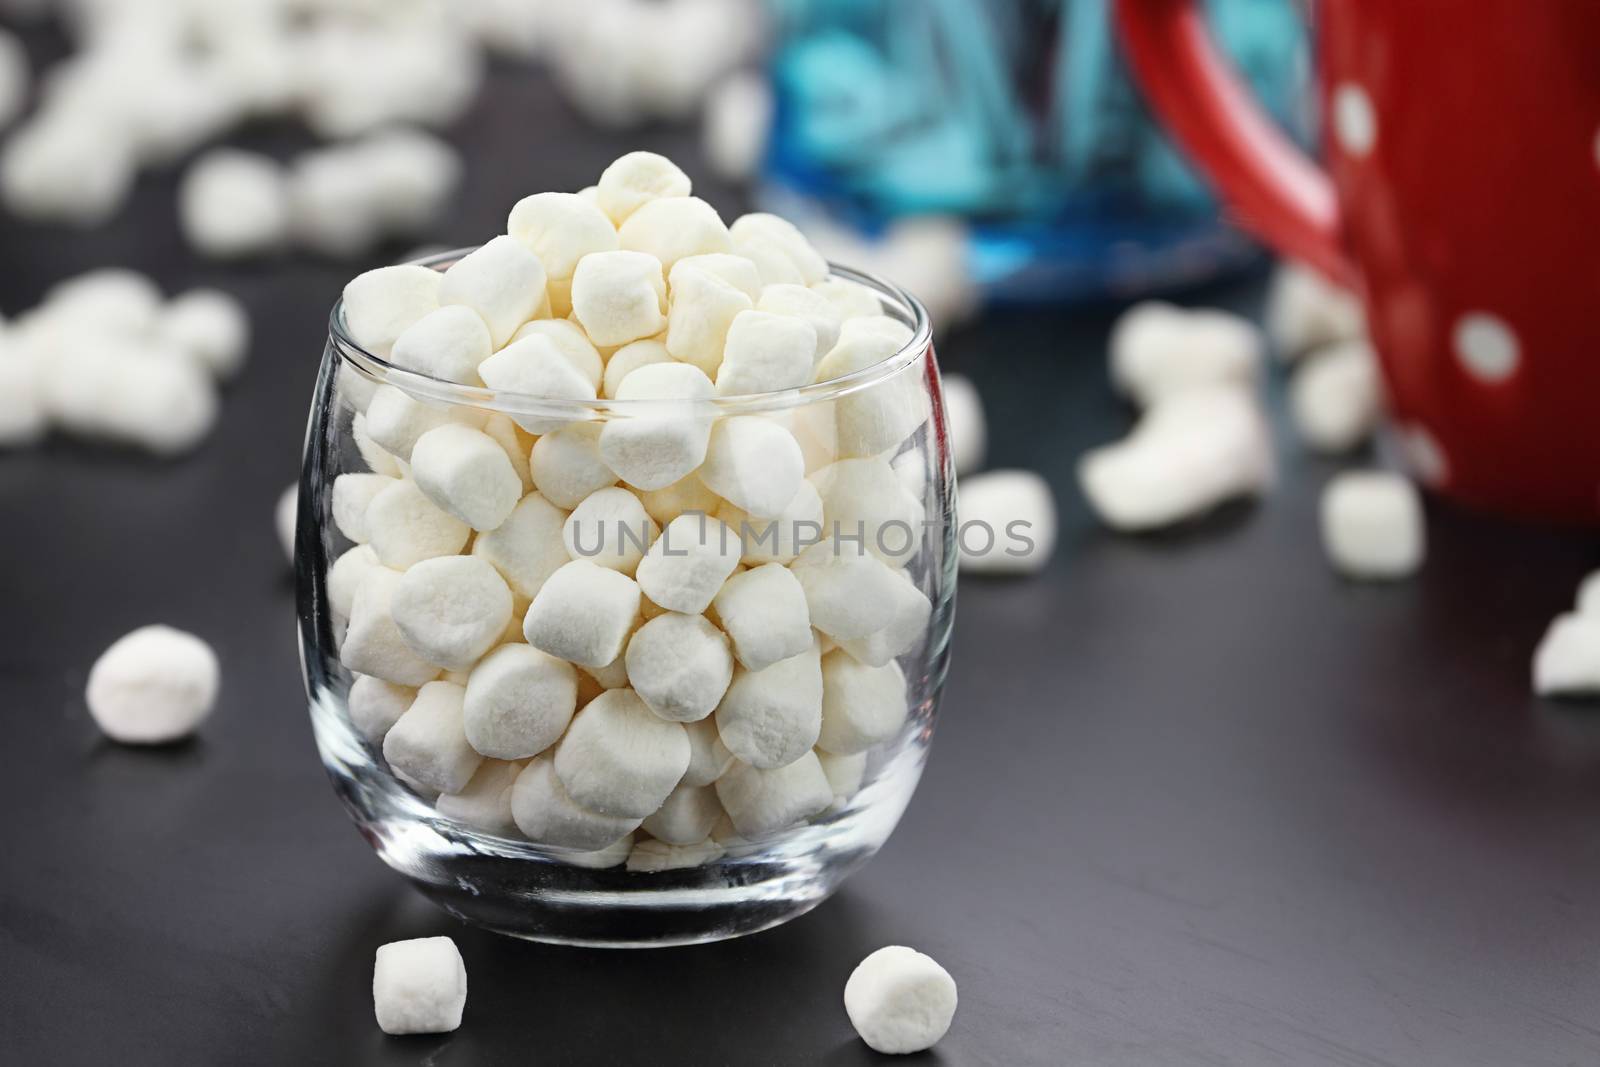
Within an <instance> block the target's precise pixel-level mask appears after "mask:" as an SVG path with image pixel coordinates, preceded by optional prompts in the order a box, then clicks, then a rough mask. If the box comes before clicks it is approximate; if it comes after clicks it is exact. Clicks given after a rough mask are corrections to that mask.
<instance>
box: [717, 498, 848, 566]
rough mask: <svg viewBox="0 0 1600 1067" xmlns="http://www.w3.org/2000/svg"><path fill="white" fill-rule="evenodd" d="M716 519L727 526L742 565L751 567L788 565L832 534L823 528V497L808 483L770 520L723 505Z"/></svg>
mask: <svg viewBox="0 0 1600 1067" xmlns="http://www.w3.org/2000/svg"><path fill="white" fill-rule="evenodd" d="M717 518H718V519H720V520H721V521H722V522H723V523H725V524H726V525H727V527H728V529H729V530H730V531H731V532H732V536H733V538H734V542H735V544H738V545H739V546H740V547H741V548H742V549H743V551H744V555H743V557H742V559H743V562H745V563H747V564H749V565H750V566H752V567H755V566H759V565H761V564H763V563H789V562H791V561H792V560H794V558H795V557H796V556H798V555H799V554H800V553H801V552H802V551H804V550H805V548H806V547H807V546H809V545H812V544H816V543H818V542H820V541H822V540H823V539H824V538H825V536H826V535H827V534H828V533H829V532H831V528H825V527H824V525H823V521H822V520H823V507H822V497H821V495H819V494H818V493H817V487H816V486H815V485H813V484H812V483H811V482H809V481H803V482H801V483H800V488H799V489H797V490H795V494H794V498H793V499H792V500H790V501H789V503H788V504H787V505H785V506H784V509H783V511H782V512H781V513H780V514H778V515H776V516H774V517H773V518H770V519H757V518H752V517H751V516H750V515H749V514H748V513H746V512H745V511H743V510H741V509H739V508H736V507H734V506H733V505H732V504H728V503H726V502H723V503H722V505H721V506H720V507H719V508H717Z"/></svg>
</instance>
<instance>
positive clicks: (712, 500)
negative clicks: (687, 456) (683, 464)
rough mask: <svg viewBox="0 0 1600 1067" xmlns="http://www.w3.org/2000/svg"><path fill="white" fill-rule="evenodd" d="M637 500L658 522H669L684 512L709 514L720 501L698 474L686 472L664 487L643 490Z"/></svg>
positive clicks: (715, 508)
mask: <svg viewBox="0 0 1600 1067" xmlns="http://www.w3.org/2000/svg"><path fill="white" fill-rule="evenodd" d="M639 500H640V501H641V502H642V503H643V504H644V509H645V510H646V511H648V512H649V513H650V517H651V518H652V519H654V520H656V521H657V522H659V523H663V524H665V523H669V522H671V521H672V520H673V519H676V518H677V517H678V516H679V515H682V514H684V513H685V512H691V511H698V512H700V513H702V514H706V515H709V514H711V513H712V512H713V511H716V510H717V506H718V505H719V504H721V503H722V500H721V498H720V497H718V496H717V494H715V493H713V492H712V491H711V490H709V489H707V488H706V487H705V483H704V482H702V481H701V480H700V477H699V475H695V474H688V475H685V476H684V477H682V478H680V479H678V480H677V481H675V482H673V483H672V484H671V485H669V486H667V487H666V488H665V489H653V490H643V491H641V492H640V493H639Z"/></svg>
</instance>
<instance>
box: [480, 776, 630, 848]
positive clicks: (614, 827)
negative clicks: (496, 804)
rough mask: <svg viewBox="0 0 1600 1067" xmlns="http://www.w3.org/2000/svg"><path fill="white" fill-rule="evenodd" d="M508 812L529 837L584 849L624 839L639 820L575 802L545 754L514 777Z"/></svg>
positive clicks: (545, 842)
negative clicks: (515, 778) (591, 808)
mask: <svg viewBox="0 0 1600 1067" xmlns="http://www.w3.org/2000/svg"><path fill="white" fill-rule="evenodd" d="M511 815H512V818H513V819H515V820H516V823H517V829H519V830H521V831H522V832H523V833H524V834H526V835H527V837H528V840H530V841H534V842H537V843H538V844H541V845H551V846H554V847H556V848H570V849H579V850H582V851H584V852H591V851H599V850H603V849H605V848H607V847H608V846H610V845H612V844H614V843H616V842H617V841H619V840H626V839H627V838H628V835H630V834H632V833H633V831H634V830H636V829H638V827H639V820H638V819H630V818H626V817H622V816H613V815H602V814H600V813H599V812H595V811H590V810H589V809H588V808H585V807H583V806H582V805H580V804H578V803H577V802H576V801H574V800H573V799H572V797H571V795H570V794H568V793H567V790H566V787H565V786H563V785H562V784H561V779H560V778H559V777H558V776H557V775H556V770H555V764H554V762H553V761H552V760H551V759H549V758H548V757H545V756H540V757H539V758H538V759H535V760H532V761H530V762H529V763H528V766H527V767H526V768H525V769H524V770H523V772H522V773H521V774H520V775H518V776H517V781H516V784H515V785H514V786H512V788H511ZM564 858H565V857H564ZM574 862H576V860H575V859H574ZM621 862H622V860H621V858H618V859H617V860H616V863H621ZM616 863H607V864H604V866H615V865H616ZM581 865H582V866H588V864H581Z"/></svg>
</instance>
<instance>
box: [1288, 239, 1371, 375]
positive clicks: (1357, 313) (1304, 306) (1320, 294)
mask: <svg viewBox="0 0 1600 1067" xmlns="http://www.w3.org/2000/svg"><path fill="white" fill-rule="evenodd" d="M1266 324H1267V336H1268V337H1270V338H1271V339H1272V345H1273V348H1274V349H1276V350H1277V353H1278V355H1279V356H1280V357H1281V358H1283V359H1293V358H1295V357H1296V356H1299V355H1301V354H1302V353H1304V352H1308V351H1310V350H1312V349H1314V348H1320V347H1322V346H1323V345H1332V344H1339V343H1341V342H1344V341H1357V340H1360V339H1361V336H1362V335H1363V334H1364V333H1365V332H1366V321H1365V317H1364V316H1363V315H1362V312H1361V302H1360V301H1358V300H1357V299H1356V298H1355V295H1354V294H1352V293H1349V292H1347V291H1345V290H1343V289H1340V288H1338V287H1337V286H1335V285H1333V284H1332V283H1331V282H1328V281H1326V280H1325V279H1324V278H1323V277H1322V276H1321V275H1320V274H1318V273H1317V272H1316V271H1314V270H1312V269H1311V268H1309V267H1305V266H1302V265H1300V264H1298V263H1293V262H1289V261H1284V262H1283V263H1280V264H1279V265H1278V269H1277V271H1275V272H1274V274H1273V277H1272V287H1271V288H1270V289H1269V290H1268V292H1267V308H1266Z"/></svg>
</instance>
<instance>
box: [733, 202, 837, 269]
mask: <svg viewBox="0 0 1600 1067" xmlns="http://www.w3.org/2000/svg"><path fill="white" fill-rule="evenodd" d="M728 233H729V234H730V236H731V237H732V238H733V245H734V250H735V251H737V252H738V253H739V254H740V255H742V256H746V257H747V258H749V259H752V260H754V261H755V263H756V265H757V266H758V267H761V268H762V272H761V273H762V280H763V281H764V282H766V283H767V284H769V285H770V284H774V283H784V282H791V281H793V282H799V284H801V285H815V284H817V283H818V282H820V281H822V280H823V279H824V278H826V277H827V276H828V261H827V260H825V259H823V258H822V255H821V254H820V253H819V252H818V251H817V250H816V249H815V248H813V247H811V242H810V241H808V240H806V236H805V234H803V233H801V232H800V230H799V229H798V228H797V227H796V226H795V225H794V223H792V222H790V221H789V220H788V219H785V218H780V217H779V216H777V215H769V214H765V213H761V212H755V213H752V214H749V215H743V216H741V217H739V218H738V219H735V220H734V223H733V225H732V226H729V227H728ZM780 259H781V260H782V261H784V262H786V263H787V265H788V270H785V271H781V272H778V271H776V270H775V266H776V264H777V262H778V261H779V260H780ZM778 273H782V274H783V276H782V277H779V276H777V274H778Z"/></svg>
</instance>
